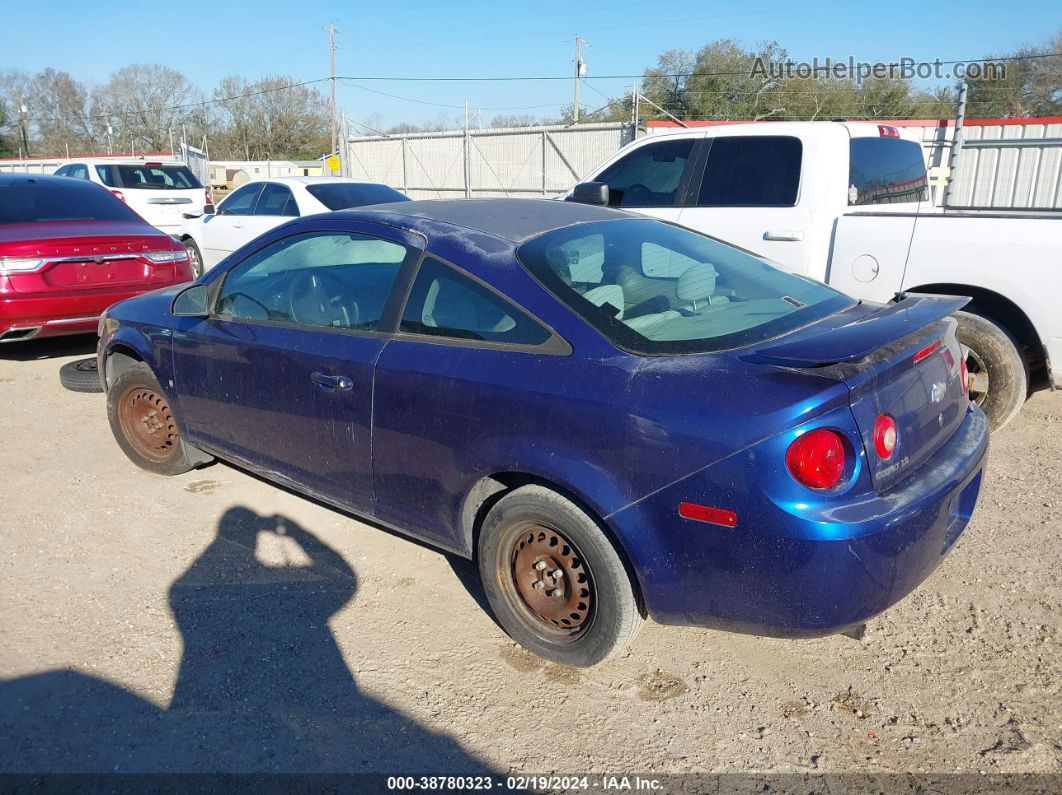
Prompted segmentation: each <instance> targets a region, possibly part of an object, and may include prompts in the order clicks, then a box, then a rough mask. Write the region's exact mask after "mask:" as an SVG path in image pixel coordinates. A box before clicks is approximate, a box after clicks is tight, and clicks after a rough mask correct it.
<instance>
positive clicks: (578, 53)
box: [572, 35, 590, 121]
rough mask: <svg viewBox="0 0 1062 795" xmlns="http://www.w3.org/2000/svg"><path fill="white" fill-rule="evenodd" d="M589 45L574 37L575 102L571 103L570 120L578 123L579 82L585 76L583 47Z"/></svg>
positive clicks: (579, 37)
mask: <svg viewBox="0 0 1062 795" xmlns="http://www.w3.org/2000/svg"><path fill="white" fill-rule="evenodd" d="M584 44H586V45H589V44H590V42H588V41H586V40H585V39H584V38H583V37H582V36H578V35H577V36H576V37H575V101H574V102H573V103H572V119H573V120H574V121H579V80H581V79H582V76H583V75H585V74H586V64H585V63H583V45H584Z"/></svg>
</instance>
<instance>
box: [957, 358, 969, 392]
mask: <svg viewBox="0 0 1062 795" xmlns="http://www.w3.org/2000/svg"><path fill="white" fill-rule="evenodd" d="M959 382H960V383H961V384H962V393H963V394H964V395H968V394H970V373H969V371H968V370H967V369H966V360H965V359H959Z"/></svg>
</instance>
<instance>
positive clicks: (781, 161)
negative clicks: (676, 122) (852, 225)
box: [678, 135, 827, 273]
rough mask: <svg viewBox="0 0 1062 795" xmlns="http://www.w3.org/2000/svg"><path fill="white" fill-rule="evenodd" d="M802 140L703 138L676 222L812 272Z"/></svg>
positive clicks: (790, 265)
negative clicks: (802, 181)
mask: <svg viewBox="0 0 1062 795" xmlns="http://www.w3.org/2000/svg"><path fill="white" fill-rule="evenodd" d="M802 165H803V146H802V143H801V141H800V139H799V138H796V137H794V136H790V135H735V136H719V137H715V138H707V139H705V151H703V152H702V153H701V155H700V157H699V158H698V163H697V166H696V171H697V173H696V175H695V176H694V177H693V179H691V181H690V189H689V191H688V193H687V198H686V206H685V207H684V208H683V209H682V212H681V213H680V214H679V216H678V222H679V223H680V224H682V225H683V226H686V227H689V228H690V229H693V230H695V231H698V232H704V233H706V234H709V235H712V236H713V237H718V238H719V239H721V240H725V241H726V242H728V243H733V244H734V245H736V246H740V247H741V248H745V249H748V250H749V251H752V252H753V253H755V254H759V255H761V256H764V257H767V258H768V259H772V260H774V261H775V262H778V263H780V264H781V265H783V266H785V267H787V268H789V269H791V270H794V271H797V272H799V273H807V272H808V256H809V253H808V252H809V245H810V243H811V242H812V241H813V240H815V239H816V238H817V237H822V238H825V237H826V235H827V230H826V229H823V230H822V232H821V234H818V235H816V234H813V230H812V229H811V222H812V218H811V212H810V202H804V203H801V202H800V201H799V197H800V176H801V169H802Z"/></svg>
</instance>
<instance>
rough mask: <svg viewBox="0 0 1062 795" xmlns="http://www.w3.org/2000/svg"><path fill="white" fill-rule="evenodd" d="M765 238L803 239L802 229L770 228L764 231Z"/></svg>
mask: <svg viewBox="0 0 1062 795" xmlns="http://www.w3.org/2000/svg"><path fill="white" fill-rule="evenodd" d="M763 239H764V240H803V239H804V232H803V230H801V229H768V230H767V231H766V232H764V233H763Z"/></svg>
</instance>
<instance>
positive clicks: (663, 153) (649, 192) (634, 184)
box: [596, 138, 694, 207]
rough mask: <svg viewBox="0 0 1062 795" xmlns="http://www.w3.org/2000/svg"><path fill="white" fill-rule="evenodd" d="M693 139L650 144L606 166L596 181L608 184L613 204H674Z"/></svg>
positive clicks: (622, 205)
mask: <svg viewBox="0 0 1062 795" xmlns="http://www.w3.org/2000/svg"><path fill="white" fill-rule="evenodd" d="M693 143H694V141H693V139H692V138H680V139H678V140H673V141H657V142H655V143H651V144H646V145H644V146H640V147H638V148H637V149H635V150H634V151H633V152H631V153H630V154H629V155H627V156H626V157H623V158H620V159H619V160H617V161H616V162H615V163H613V164H612V165H611V166H609V167H608V168H606V169H605V170H604V171H602V172H601V173H600V174H598V176H597V180H596V181H597V182H604V183H606V184H607V185H608V203H609V206H611V207H671V206H673V205H674V204H675V199H676V196H677V194H678V188H679V183H680V182H681V180H682V175H683V173H684V172H685V171H686V165H687V163H688V162H689V159H690V154H691V153H692V152H693Z"/></svg>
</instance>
